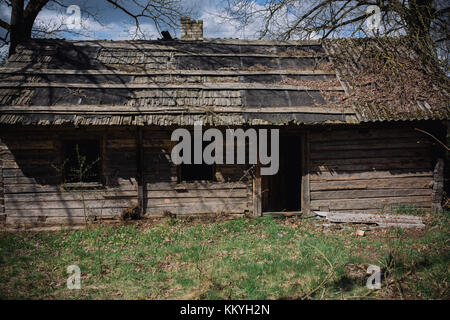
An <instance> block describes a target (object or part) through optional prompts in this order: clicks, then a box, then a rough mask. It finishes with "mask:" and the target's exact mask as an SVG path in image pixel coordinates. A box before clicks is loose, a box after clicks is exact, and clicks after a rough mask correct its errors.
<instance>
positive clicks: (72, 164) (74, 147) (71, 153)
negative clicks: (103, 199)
mask: <svg viewBox="0 0 450 320" xmlns="http://www.w3.org/2000/svg"><path fill="white" fill-rule="evenodd" d="M63 152H64V155H63V156H64V157H63V163H64V180H65V182H67V183H81V182H98V183H100V176H101V174H100V143H99V141H98V140H67V141H63Z"/></svg>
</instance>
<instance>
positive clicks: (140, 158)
mask: <svg viewBox="0 0 450 320" xmlns="http://www.w3.org/2000/svg"><path fill="white" fill-rule="evenodd" d="M136 134H137V137H136V142H137V143H136V146H137V150H136V159H137V165H136V169H137V175H136V176H137V182H138V206H139V215H140V216H141V217H142V216H143V215H144V214H145V199H144V195H145V194H146V192H145V190H144V189H145V183H144V149H143V145H144V144H143V140H144V138H143V128H142V127H137V132H136Z"/></svg>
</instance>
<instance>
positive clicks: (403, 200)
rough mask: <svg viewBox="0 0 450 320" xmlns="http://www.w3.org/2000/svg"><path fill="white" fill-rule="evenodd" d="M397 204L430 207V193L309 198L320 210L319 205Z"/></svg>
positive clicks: (368, 206)
mask: <svg viewBox="0 0 450 320" xmlns="http://www.w3.org/2000/svg"><path fill="white" fill-rule="evenodd" d="M399 204H417V205H418V206H420V207H431V195H430V196H413V197H386V198H370V199H339V200H336V199H331V200H311V207H312V209H313V210H320V207H328V208H329V209H330V210H347V209H349V210H354V209H383V208H386V207H392V206H395V205H399Z"/></svg>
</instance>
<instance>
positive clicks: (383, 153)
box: [311, 147, 430, 160]
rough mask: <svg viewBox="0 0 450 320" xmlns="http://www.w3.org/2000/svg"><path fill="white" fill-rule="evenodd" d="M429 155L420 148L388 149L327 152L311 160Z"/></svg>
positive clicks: (427, 149) (424, 148)
mask: <svg viewBox="0 0 450 320" xmlns="http://www.w3.org/2000/svg"><path fill="white" fill-rule="evenodd" d="M429 153H430V150H429V148H426V147H421V148H415V149H400V150H397V149H390V150H347V151H327V152H320V153H317V152H315V153H311V159H312V160H323V159H325V160H326V159H351V158H359V159H365V158H377V157H390V158H393V157H403V158H405V157H410V158H413V159H414V158H416V157H423V156H424V155H425V156H426V155H428V154H429Z"/></svg>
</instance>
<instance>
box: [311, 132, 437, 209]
mask: <svg viewBox="0 0 450 320" xmlns="http://www.w3.org/2000/svg"><path fill="white" fill-rule="evenodd" d="M309 148H310V150H311V152H310V157H309V158H310V160H309V161H310V162H309V168H310V169H309V173H310V175H309V179H310V184H309V188H310V201H311V203H310V208H311V210H320V211H330V212H333V211H334V212H337V211H345V212H362V213H382V212H385V211H387V210H391V209H392V208H395V207H396V206H399V205H404V204H407V205H412V206H415V207H417V208H423V209H430V208H431V204H432V190H433V169H434V161H435V160H434V159H433V152H432V147H431V141H430V139H429V138H427V137H426V136H424V135H423V134H421V133H419V132H417V131H415V130H414V127H413V126H409V127H392V126H391V127H382V126H379V127H371V128H365V129H358V128H354V129H333V130H321V131H318V130H312V131H311V132H310V140H309Z"/></svg>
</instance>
